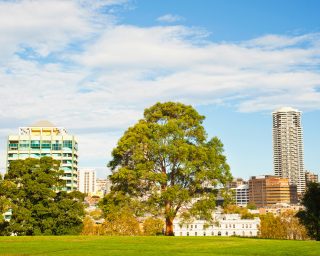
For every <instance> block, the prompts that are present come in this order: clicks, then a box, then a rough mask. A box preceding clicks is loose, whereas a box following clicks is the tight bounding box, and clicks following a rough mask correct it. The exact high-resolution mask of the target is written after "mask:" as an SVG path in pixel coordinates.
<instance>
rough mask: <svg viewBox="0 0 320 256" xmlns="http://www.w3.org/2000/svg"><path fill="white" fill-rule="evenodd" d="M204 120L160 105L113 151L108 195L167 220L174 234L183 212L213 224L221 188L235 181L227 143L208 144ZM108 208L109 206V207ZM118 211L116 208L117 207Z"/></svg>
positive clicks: (186, 110)
mask: <svg viewBox="0 0 320 256" xmlns="http://www.w3.org/2000/svg"><path fill="white" fill-rule="evenodd" d="M203 120H204V116H201V115H199V114H198V112H197V111H196V110H195V109H194V108H193V107H191V106H187V105H184V104H181V103H175V102H166V103H157V104H155V105H154V106H152V107H150V108H148V109H146V110H145V111H144V118H143V119H141V120H140V121H138V122H137V123H136V124H135V125H134V126H133V127H130V128H129V129H128V130H127V131H126V132H125V133H124V135H123V136H122V137H121V138H120V140H119V141H118V144H117V146H116V148H114V150H113V152H112V156H113V158H112V160H111V161H110V162H109V167H111V169H112V175H110V179H111V181H112V184H113V186H112V191H111V195H109V197H108V198H109V200H105V202H110V198H112V197H113V198H114V199H115V200H116V201H117V204H119V202H118V201H119V198H122V199H125V200H124V201H126V204H128V202H129V201H130V202H134V203H133V204H132V205H135V206H134V207H135V209H134V210H135V211H136V212H140V213H144V214H145V213H146V211H147V212H149V213H152V214H155V215H158V216H163V217H164V218H165V222H166V230H165V234H166V235H173V234H174V233H173V220H174V218H175V217H176V215H177V213H178V211H181V212H184V213H185V214H189V215H190V216H197V217H201V218H206V219H210V217H211V216H212V215H211V213H212V211H213V210H214V208H215V198H216V195H217V188H218V187H219V186H220V187H221V186H224V185H225V184H226V182H227V181H229V180H230V179H231V174H230V171H229V166H228V164H227V163H226V157H225V156H224V154H223V152H224V150H223V144H222V143H221V141H220V140H219V139H218V138H217V137H214V138H212V139H210V140H207V134H206V132H205V129H204V127H203V125H202V122H203ZM107 208H108V207H107ZM108 209H110V208H108ZM113 209H114V208H113Z"/></svg>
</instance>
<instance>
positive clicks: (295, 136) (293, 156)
mask: <svg viewBox="0 0 320 256" xmlns="http://www.w3.org/2000/svg"><path fill="white" fill-rule="evenodd" d="M272 116H273V165H274V172H275V175H277V176H280V177H283V178H288V179H289V182H290V184H295V185H297V192H298V194H301V193H303V192H304V191H305V171H304V160H303V141H302V126H301V111H298V110H296V109H293V108H290V107H284V108H280V109H277V110H276V111H275V112H273V113H272Z"/></svg>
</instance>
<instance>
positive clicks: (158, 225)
mask: <svg viewBox="0 0 320 256" xmlns="http://www.w3.org/2000/svg"><path fill="white" fill-rule="evenodd" d="M163 227H164V222H163V220H162V219H159V218H152V217H150V218H147V219H146V220H145V221H144V222H143V233H144V235H147V236H156V235H161V234H162V231H163Z"/></svg>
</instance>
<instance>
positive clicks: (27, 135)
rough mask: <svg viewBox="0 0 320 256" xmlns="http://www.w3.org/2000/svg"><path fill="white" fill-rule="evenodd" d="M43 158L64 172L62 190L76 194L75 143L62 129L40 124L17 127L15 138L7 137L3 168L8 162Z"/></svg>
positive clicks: (76, 146)
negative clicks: (58, 163) (53, 160)
mask: <svg viewBox="0 0 320 256" xmlns="http://www.w3.org/2000/svg"><path fill="white" fill-rule="evenodd" d="M43 156H49V157H52V158H53V159H56V160H59V161H60V163H61V164H60V168H61V169H62V170H63V171H64V175H63V177H62V178H63V179H64V180H65V181H66V187H65V188H63V190H66V191H73V190H77V187H78V184H77V172H78V143H77V141H76V139H75V137H74V136H73V135H71V134H68V133H67V131H66V129H65V128H62V127H56V126H55V125H53V124H52V123H50V122H48V121H40V122H37V123H35V124H33V125H30V126H28V127H20V128H19V133H18V134H16V135H9V137H8V145H7V167H8V166H9V163H10V161H12V160H17V159H26V158H30V157H31V158H41V157H43Z"/></svg>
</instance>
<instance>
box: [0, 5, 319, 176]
mask: <svg viewBox="0 0 320 256" xmlns="http://www.w3.org/2000/svg"><path fill="white" fill-rule="evenodd" d="M319 9H320V2H319V1H316V0H314V1H313V0H307V1H298V0H283V1H278V0H268V1H267V0H265V1H255V0H246V1H238V0H227V1H225V0H201V1H195V0H175V1H172V0H152V1H150V0H97V1H93V0H90V1H89V0H88V1H85V0H78V1H53V0H52V1H46V0H41V1H18V0H17V1H0V90H1V91H0V92H1V93H0V106H1V111H0V143H1V144H0V156H1V158H0V160H1V162H0V167H1V169H3V168H4V166H5V152H6V136H7V135H8V134H14V133H17V132H18V127H20V126H27V125H29V124H31V123H34V122H35V121H38V120H42V119H47V120H49V121H51V122H53V123H54V124H56V125H57V126H62V127H65V128H66V129H67V130H68V131H69V132H70V133H73V134H75V135H77V137H78V141H79V147H80V153H79V154H80V159H79V165H80V167H95V168H97V170H98V173H99V176H100V177H104V176H105V175H106V173H107V169H106V168H105V166H106V163H107V162H108V160H110V152H111V150H112V148H113V147H114V146H115V145H116V142H117V140H118V138H119V137H120V136H121V135H122V134H123V132H124V131H125V130H126V128H127V127H128V126H130V125H133V124H134V123H135V122H137V120H138V119H139V118H141V117H142V113H143V109H145V108H146V107H149V106H151V105H153V104H154V103H155V102H157V101H169V100H171V101H180V102H183V103H186V104H191V105H193V106H194V107H195V108H196V109H197V110H198V111H199V112H200V113H201V114H203V115H205V116H206V121H205V123H204V125H205V128H206V129H207V132H208V135H209V137H212V136H218V137H220V139H221V140H222V142H223V143H224V145H225V151H226V155H227V158H228V161H229V164H230V165H231V170H232V173H233V174H234V176H236V177H239V176H241V177H244V178H247V177H249V176H250V175H258V174H267V173H272V134H271V112H272V111H273V110H274V109H276V108H278V107H281V106H292V107H295V108H298V109H299V110H302V111H303V127H304V148H305V167H306V169H309V170H314V171H315V172H318V173H319V170H320V161H319V159H320V158H319V156H320V147H319V145H320V135H319V131H320V120H319V117H320V19H319V13H318V11H319Z"/></svg>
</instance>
